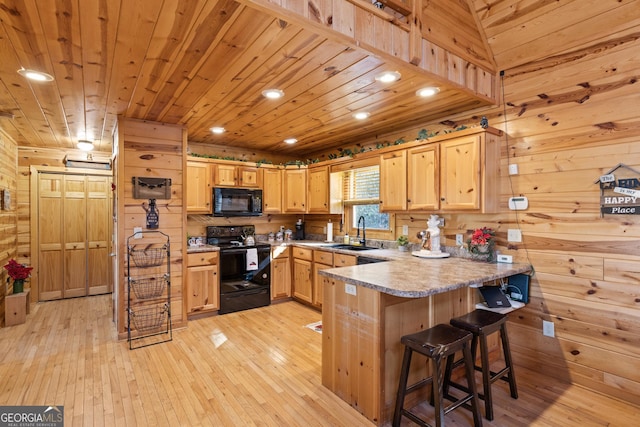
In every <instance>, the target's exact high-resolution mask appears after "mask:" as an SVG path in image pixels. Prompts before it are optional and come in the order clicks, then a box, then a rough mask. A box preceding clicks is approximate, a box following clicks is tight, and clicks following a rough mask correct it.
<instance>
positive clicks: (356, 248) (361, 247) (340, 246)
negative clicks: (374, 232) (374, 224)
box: [331, 244, 378, 251]
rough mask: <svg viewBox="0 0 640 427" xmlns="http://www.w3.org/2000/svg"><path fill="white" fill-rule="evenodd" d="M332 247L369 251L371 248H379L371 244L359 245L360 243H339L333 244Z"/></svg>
mask: <svg viewBox="0 0 640 427" xmlns="http://www.w3.org/2000/svg"><path fill="white" fill-rule="evenodd" d="M331 248H333V249H347V250H350V251H369V250H371V249H378V248H372V247H369V246H358V245H348V244H337V245H332V246H331Z"/></svg>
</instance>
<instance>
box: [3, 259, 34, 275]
mask: <svg viewBox="0 0 640 427" xmlns="http://www.w3.org/2000/svg"><path fill="white" fill-rule="evenodd" d="M4 269H5V270H7V272H8V273H9V276H11V278H12V279H13V280H24V279H26V278H28V277H29V276H30V275H31V270H33V267H27V266H26V265H23V264H18V263H17V262H16V260H15V259H12V260H9V263H8V264H7V265H5V266H4Z"/></svg>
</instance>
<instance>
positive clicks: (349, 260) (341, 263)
mask: <svg viewBox="0 0 640 427" xmlns="http://www.w3.org/2000/svg"><path fill="white" fill-rule="evenodd" d="M333 261H334V265H335V266H336V267H349V266H352V265H356V257H355V256H353V255H345V254H334V255H333Z"/></svg>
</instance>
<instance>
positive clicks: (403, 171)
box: [380, 129, 500, 213]
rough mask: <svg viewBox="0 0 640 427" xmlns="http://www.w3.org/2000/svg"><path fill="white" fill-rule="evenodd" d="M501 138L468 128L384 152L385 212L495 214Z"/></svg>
mask: <svg viewBox="0 0 640 427" xmlns="http://www.w3.org/2000/svg"><path fill="white" fill-rule="evenodd" d="M499 134H500V131H498V130H496V129H488V130H484V129H480V130H476V129H468V130H463V131H458V132H455V133H451V134H446V135H444V136H440V137H435V138H432V139H431V140H430V142H428V143H426V144H420V143H418V142H416V143H411V148H408V149H405V150H396V151H390V152H387V153H384V154H382V155H381V156H380V203H381V205H380V206H381V210H383V211H403V210H410V211H441V212H460V211H474V212H481V213H492V212H496V211H497V209H498V197H497V195H498V183H499V178H500V170H499V168H500V164H499V161H500V143H499V139H498V136H497V135H499Z"/></svg>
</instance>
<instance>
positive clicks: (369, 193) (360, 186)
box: [342, 166, 380, 204]
mask: <svg viewBox="0 0 640 427" xmlns="http://www.w3.org/2000/svg"><path fill="white" fill-rule="evenodd" d="M342 182H343V192H344V201H345V203H347V204H354V203H362V202H368V201H370V202H376V201H378V200H379V199H380V167H379V166H369V167H364V168H358V169H352V170H349V171H346V172H344V179H343V181H342Z"/></svg>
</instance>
